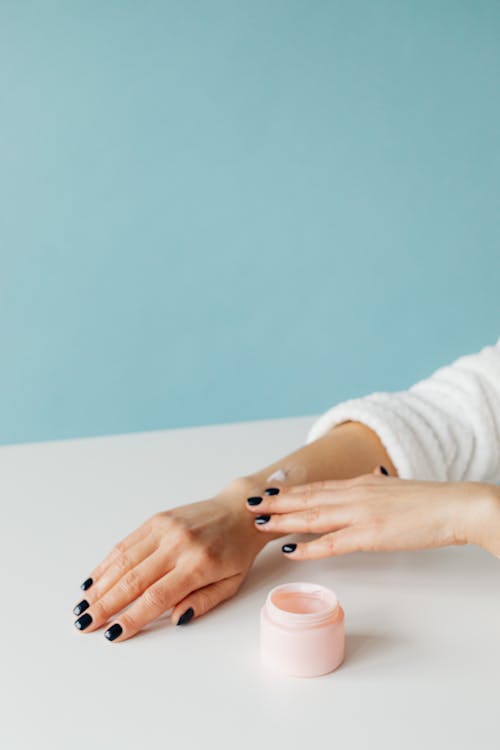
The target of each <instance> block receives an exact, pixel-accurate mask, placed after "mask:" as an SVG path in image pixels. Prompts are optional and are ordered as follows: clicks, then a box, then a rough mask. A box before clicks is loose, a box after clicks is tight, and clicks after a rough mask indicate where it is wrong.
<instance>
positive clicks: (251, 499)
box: [247, 497, 262, 505]
mask: <svg viewBox="0 0 500 750" xmlns="http://www.w3.org/2000/svg"><path fill="white" fill-rule="evenodd" d="M261 502H262V498H261V497H247V503H248V504H249V505H260V503H261Z"/></svg>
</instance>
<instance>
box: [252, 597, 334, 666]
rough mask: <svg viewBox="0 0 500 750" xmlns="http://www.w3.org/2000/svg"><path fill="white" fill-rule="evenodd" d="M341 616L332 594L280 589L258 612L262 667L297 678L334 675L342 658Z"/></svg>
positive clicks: (267, 599)
mask: <svg viewBox="0 0 500 750" xmlns="http://www.w3.org/2000/svg"><path fill="white" fill-rule="evenodd" d="M344 641H345V635H344V610H343V609H342V607H341V606H340V604H339V602H338V600H337V597H336V595H335V593H334V592H333V591H331V589H328V588H326V586H320V585H319V584H317V583H300V582H298V583H284V584H282V585H280V586H275V588H273V589H271V591H269V593H268V595H267V598H266V601H265V603H264V606H263V607H262V609H261V611H260V652H261V660H262V662H263V663H264V664H265V665H266V666H269V667H271V668H273V669H276V670H278V671H280V672H284V673H286V674H289V675H294V676H296V677H317V676H319V675H322V674H327V673H328V672H333V670H334V669H337V667H338V666H340V664H341V663H342V661H343V658H344Z"/></svg>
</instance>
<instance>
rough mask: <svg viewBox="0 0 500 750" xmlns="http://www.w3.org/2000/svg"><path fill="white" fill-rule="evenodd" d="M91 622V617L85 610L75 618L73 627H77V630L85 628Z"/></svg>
mask: <svg viewBox="0 0 500 750" xmlns="http://www.w3.org/2000/svg"><path fill="white" fill-rule="evenodd" d="M91 622H92V618H91V616H90V615H89V613H88V612H86V613H85V614H84V615H82V616H81V617H79V618H78V620H75V628H78V630H85V628H88V626H89V625H90V623H91Z"/></svg>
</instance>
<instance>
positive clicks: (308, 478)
mask: <svg viewBox="0 0 500 750" xmlns="http://www.w3.org/2000/svg"><path fill="white" fill-rule="evenodd" d="M380 464H382V465H383V466H385V467H386V468H387V469H388V471H389V472H390V473H391V474H393V475H394V476H397V473H396V469H395V468H394V466H393V464H392V461H391V459H390V456H389V455H388V453H387V451H386V450H385V448H384V446H383V445H382V443H381V442H380V440H379V438H378V436H377V435H376V433H375V432H373V431H372V430H370V429H369V428H368V427H366V426H365V425H363V424H361V423H360V422H346V423H344V424H341V425H338V426H337V427H334V428H333V429H332V430H330V431H329V432H327V433H326V434H325V435H323V436H322V437H321V438H319V439H318V440H315V441H314V442H312V443H309V444H307V445H304V446H302V447H301V448H299V449H298V450H296V451H294V452H293V453H290V454H289V455H288V456H284V457H283V458H280V459H279V460H277V461H275V462H274V463H272V464H270V465H269V466H266V467H264V468H263V469H260V470H258V471H256V472H254V473H252V474H250V475H249V476H247V477H246V480H247V481H248V482H249V483H252V484H254V485H255V486H256V487H262V488H264V487H266V486H268V479H269V477H273V475H274V476H276V474H277V473H278V476H279V477H281V479H280V481H281V482H282V483H284V484H287V485H288V484H292V485H296V484H305V483H308V482H317V481H320V480H322V479H348V478H350V477H355V476H358V475H359V474H366V473H368V472H371V471H373V469H374V468H375V466H377V465H380ZM271 481H272V480H271Z"/></svg>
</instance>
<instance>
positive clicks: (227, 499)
mask: <svg viewBox="0 0 500 750" xmlns="http://www.w3.org/2000/svg"><path fill="white" fill-rule="evenodd" d="M263 482H264V477H263V476H262V475H261V474H255V475H248V476H243V477H237V478H236V479H232V480H231V481H230V482H228V484H226V485H225V486H224V487H223V488H222V490H221V491H220V492H219V494H218V496H217V497H218V499H219V501H220V502H221V503H223V504H224V505H225V506H226V507H227V508H229V510H230V512H232V513H234V515H235V517H237V518H238V519H239V522H240V523H241V525H242V526H243V527H244V528H246V529H248V530H249V535H250V537H251V538H252V540H253V541H255V542H256V544H257V547H258V549H259V550H260V549H263V548H264V547H265V546H266V544H267V543H268V542H271V541H273V539H280V538H281V537H284V536H288V533H286V534H284V533H274V534H272V533H269V532H266V533H265V534H264V533H262V532H261V531H259V530H258V529H257V528H256V526H255V515H254V514H253V513H251V512H250V511H249V510H248V507H247V502H246V501H247V498H248V497H252V496H255V495H262V492H263V490H264V488H265V487H266V485H265V483H264V484H263Z"/></svg>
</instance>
